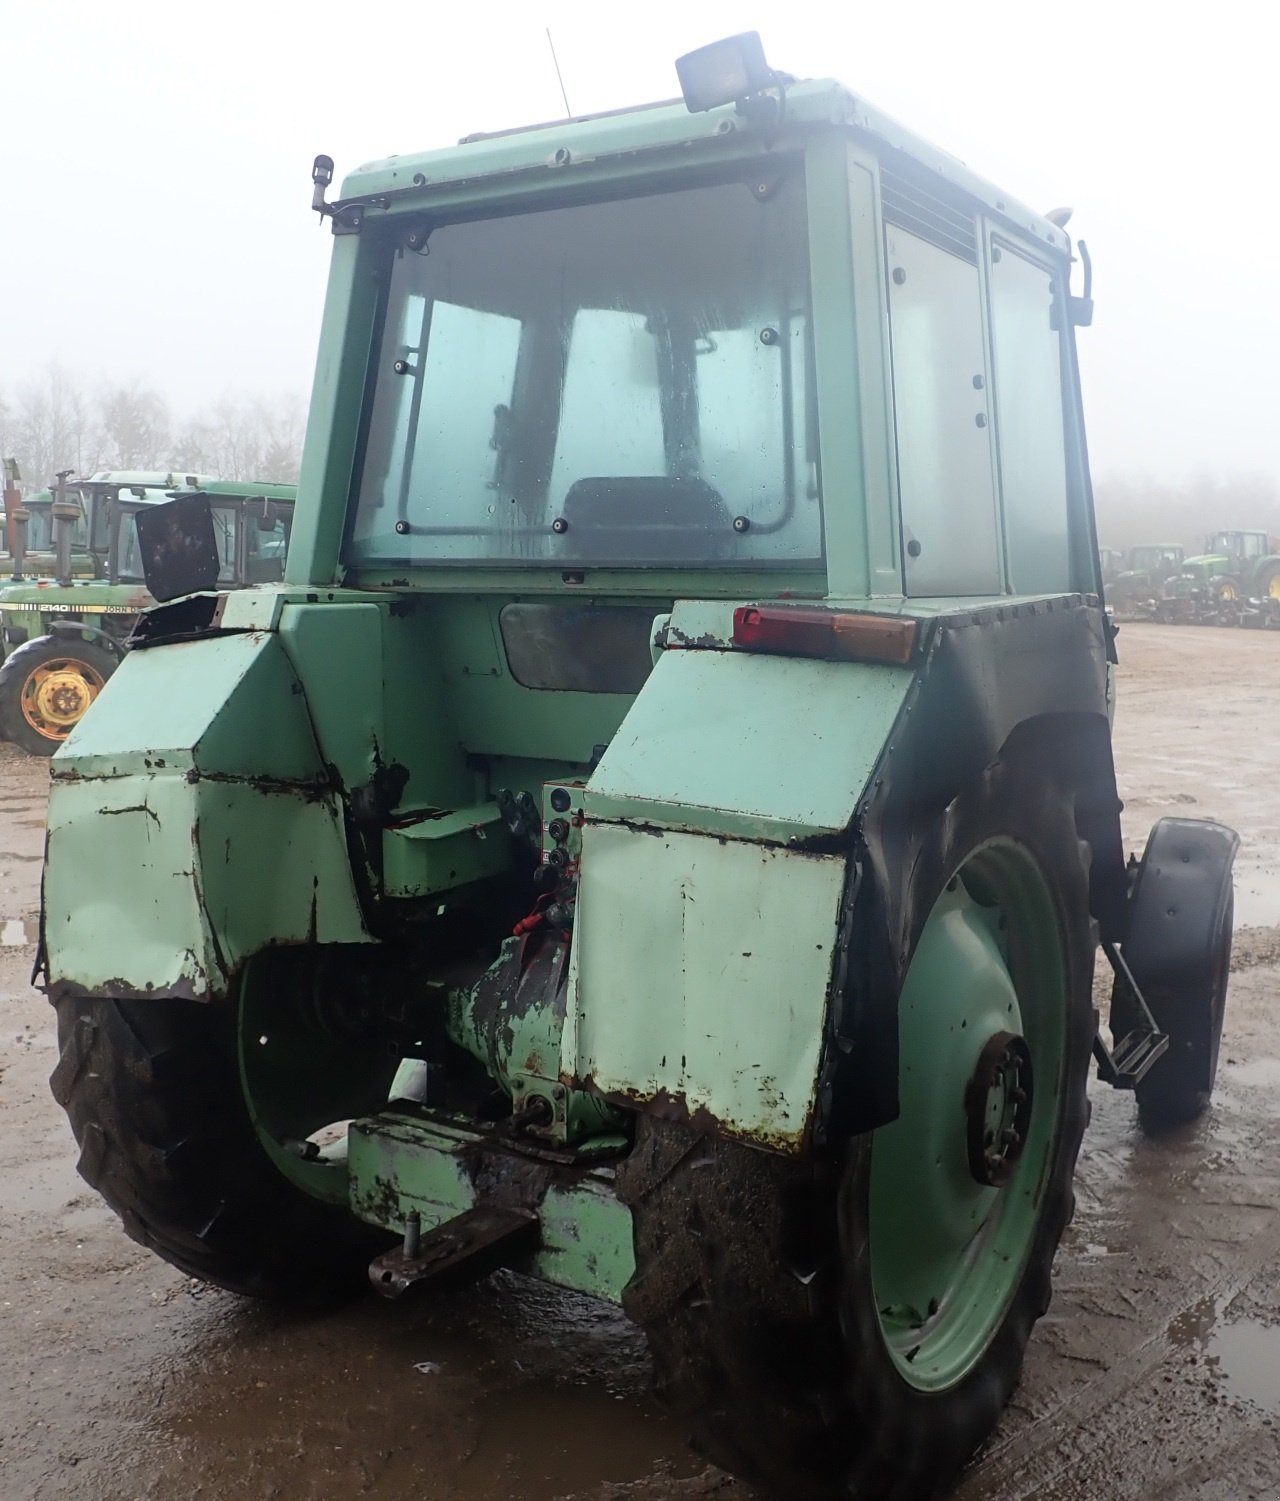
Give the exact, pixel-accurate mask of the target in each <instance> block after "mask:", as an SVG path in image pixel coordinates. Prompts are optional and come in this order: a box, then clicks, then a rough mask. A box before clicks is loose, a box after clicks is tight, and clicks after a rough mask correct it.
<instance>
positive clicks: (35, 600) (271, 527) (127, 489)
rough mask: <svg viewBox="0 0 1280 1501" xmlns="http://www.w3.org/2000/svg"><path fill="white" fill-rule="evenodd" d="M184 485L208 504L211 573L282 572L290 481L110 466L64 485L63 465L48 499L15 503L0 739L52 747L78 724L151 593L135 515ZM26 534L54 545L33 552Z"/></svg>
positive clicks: (258, 576) (35, 750)
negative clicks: (227, 478) (253, 480)
mask: <svg viewBox="0 0 1280 1501" xmlns="http://www.w3.org/2000/svg"><path fill="white" fill-rule="evenodd" d="M187 492H196V493H199V494H201V495H204V496H207V497H208V499H209V502H210V520H211V525H212V528H213V531H214V532H215V533H216V538H215V541H214V544H213V545H214V547H215V551H216V563H217V566H216V568H215V570H214V573H213V578H212V581H213V582H216V583H217V584H218V585H219V586H221V587H229V588H234V587H236V586H237V585H239V584H243V583H246V582H253V583H258V582H262V581H264V580H271V579H280V578H281V577H283V574H284V543H285V540H286V538H287V535H288V526H289V522H290V520H291V518H292V509H293V496H294V493H295V492H294V488H293V486H292V485H260V484H252V483H249V484H242V483H238V482H230V481H225V480H212V479H207V478H205V477H204V476H201V475H183V476H180V477H179V476H175V475H173V474H159V473H154V474H153V473H123V472H119V471H116V472H108V471H103V472H101V473H98V474H95V475H93V477H92V478H90V479H87V480H81V481H75V482H68V475H67V473H63V474H60V475H59V476H58V480H57V482H56V486H55V489H54V490H53V491H52V492H51V499H50V503H49V504H48V505H47V506H42V505H41V504H40V501H39V498H36V499H35V500H34V501H28V502H27V503H26V504H25V507H24V508H23V509H24V510H25V515H24V514H23V513H22V512H21V511H20V513H19V514H20V516H21V517H22V519H21V520H20V522H19V527H20V529H21V530H20V533H19V537H18V542H17V546H16V548H15V550H14V553H13V555H12V565H11V566H12V569H13V573H12V576H11V577H10V578H9V579H7V580H6V579H0V660H2V663H3V665H0V737H3V738H5V739H8V740H12V741H14V742H15V743H16V744H18V745H20V746H22V747H23V749H25V750H27V751H30V752H31V753H32V754H33V755H45V756H51V755H52V754H53V753H54V751H56V750H57V748H58V747H59V746H60V745H61V744H62V742H63V741H64V740H65V739H66V738H67V736H68V735H69V734H70V733H71V730H72V728H73V727H74V726H75V725H76V724H78V723H79V721H80V719H81V718H82V717H83V715H84V714H85V713H86V712H87V711H88V709H89V706H90V705H91V704H92V703H93V702H94V700H95V699H96V698H97V696H98V694H99V693H100V692H101V691H102V687H103V685H104V684H105V682H106V680H107V679H108V678H109V677H110V676H111V674H112V672H114V671H115V668H116V665H117V663H118V662H119V661H120V658H121V657H122V656H123V654H124V651H125V649H126V646H127V643H128V638H129V635H130V632H131V631H132V630H133V628H134V626H135V625H137V623H138V620H139V617H140V615H141V612H142V611H143V610H145V609H146V608H147V607H148V606H149V605H151V604H153V603H154V602H155V601H154V599H153V597H152V595H151V594H150V593H149V592H148V590H147V588H146V586H145V580H144V576H143V560H142V551H141V545H140V542H139V536H138V530H137V519H138V517H139V516H144V515H146V513H147V512H148V511H150V510H151V508H152V507H153V506H155V505H157V504H158V503H159V502H163V501H167V500H169V499H170V497H171V496H173V495H175V494H182V493H187ZM46 525H47V528H48V529H47V530H42V528H43V527H45V526H46ZM24 534H25V535H24ZM28 542H33V543H34V544H35V546H36V547H37V548H40V547H43V548H46V549H49V550H51V551H49V552H46V553H44V554H43V555H42V554H41V553H40V552H36V554H35V555H34V556H32V555H30V554H28V553H27V551H26V543H28ZM42 568H43V569H44V572H43V574H42V573H41V572H40V571H38V570H40V569H42Z"/></svg>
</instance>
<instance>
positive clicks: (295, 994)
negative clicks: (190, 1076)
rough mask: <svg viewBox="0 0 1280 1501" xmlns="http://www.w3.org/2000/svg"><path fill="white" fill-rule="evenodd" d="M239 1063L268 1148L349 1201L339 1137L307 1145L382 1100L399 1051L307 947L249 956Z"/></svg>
mask: <svg viewBox="0 0 1280 1501" xmlns="http://www.w3.org/2000/svg"><path fill="white" fill-rule="evenodd" d="M238 1008H239V1017H238V1022H239V1025H238V1054H239V1057H238V1062H239V1068H240V1082H241V1087H242V1089H243V1091H244V1099H245V1104H246V1106H247V1108H248V1112H249V1118H250V1120H251V1121H252V1122H253V1127H254V1130H255V1131H256V1133H257V1136H258V1139H259V1141H260V1142H261V1143H262V1146H263V1148H264V1150H265V1151H266V1153H267V1156H268V1157H270V1158H271V1160H272V1162H273V1163H274V1164H275V1165H276V1167H277V1168H279V1170H280V1171H281V1172H282V1173H283V1174H284V1176H285V1177H286V1178H287V1179H288V1180H289V1181H290V1182H291V1183H293V1184H294V1185H295V1187H297V1188H300V1189H302V1190H303V1191H304V1192H305V1193H307V1194H310V1195H311V1197H313V1198H316V1199H320V1200H322V1201H323V1202H325V1203H327V1204H337V1205H342V1206H346V1204H347V1203H348V1187H347V1155H346V1138H345V1135H343V1136H341V1137H340V1138H339V1139H338V1140H337V1141H335V1142H334V1143H333V1145H332V1146H330V1147H327V1148H325V1149H322V1150H318V1151H313V1150H312V1149H311V1148H308V1147H307V1146H306V1143H307V1141H308V1139H309V1138H310V1137H311V1136H312V1135H313V1134H314V1133H317V1132H320V1131H321V1130H322V1129H323V1128H324V1127H326V1126H329V1125H332V1124H333V1123H335V1122H339V1121H346V1120H351V1119H354V1118H355V1117H357V1116H361V1115H366V1114H369V1113H371V1112H373V1111H376V1110H379V1109H381V1108H382V1107H383V1106H384V1105H385V1104H386V1103H387V1099H388V1095H389V1093H390V1089H391V1084H392V1080H393V1079H394V1077H395V1073H396V1069H397V1067H398V1065H399V1059H398V1058H396V1057H395V1056H393V1055H392V1054H391V1053H389V1052H388V1049H387V1046H386V1044H385V1042H383V1041H382V1040H381V1039H380V1038H379V1037H377V1036H376V1035H375V1034H374V1029H372V1028H370V1027H369V1026H368V1025H367V1018H365V1017H363V1016H362V1015H361V1014H360V1010H359V1004H358V1002H356V1001H355V1000H354V999H352V998H347V997H344V996H343V995H342V994H341V993H339V992H338V991H337V988H336V986H335V985H334V984H333V982H332V971H331V970H327V969H326V966H325V965H324V964H323V962H322V961H321V960H320V959H319V958H318V957H317V956H315V955H311V954H309V953H307V952H306V951H290V950H276V951H270V952H268V953H267V954H264V955H261V956H260V957H259V958H257V959H255V960H253V961H252V962H251V963H250V964H249V966H248V969H247V970H246V972H245V975H244V977H243V978H242V980H241V982H240V986H239V997H238Z"/></svg>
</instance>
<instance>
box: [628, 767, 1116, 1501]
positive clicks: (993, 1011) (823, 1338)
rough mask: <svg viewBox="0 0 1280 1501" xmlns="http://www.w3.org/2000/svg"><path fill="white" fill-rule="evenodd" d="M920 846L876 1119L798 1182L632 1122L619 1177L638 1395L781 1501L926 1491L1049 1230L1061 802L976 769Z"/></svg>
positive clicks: (1020, 1343)
mask: <svg viewBox="0 0 1280 1501" xmlns="http://www.w3.org/2000/svg"><path fill="white" fill-rule="evenodd" d="M930 837H931V838H932V840H933V848H932V849H930V850H928V851H927V852H926V853H925V855H924V856H923V858H922V859H921V860H920V861H919V862H918V863H917V865H916V869H917V872H927V871H936V872H938V874H937V876H936V877H930V876H929V875H927V874H917V877H916V882H917V887H916V890H915V891H914V892H913V893H912V898H913V900H914V901H915V903H916V907H917V910H919V911H920V912H922V913H923V914H927V917H926V918H925V920H924V921H923V924H922V926H921V927H920V928H919V929H918V931H917V933H916V936H915V944H914V949H913V952H912V958H911V962H910V965H909V968H908V970H907V974H906V978H905V981H904V984H903V988H902V994H901V998H900V1003H899V1031H900V1048H901V1053H900V1063H899V1079H900V1097H901V1112H900V1115H899V1118H898V1119H897V1120H896V1121H894V1122H893V1123H892V1124H891V1125H888V1126H885V1127H882V1128H881V1129H879V1130H877V1131H875V1132H873V1133H870V1134H867V1135H863V1136H860V1137H857V1138H855V1139H854V1140H852V1141H851V1142H849V1143H848V1146H847V1149H846V1151H845V1152H844V1154H843V1156H842V1158H841V1160H839V1161H832V1162H830V1163H826V1164H823V1163H816V1164H810V1165H805V1164H801V1163H797V1162H792V1161H788V1160H785V1159H782V1158H778V1157H773V1156H769V1155H767V1154H765V1153H762V1152H759V1151H756V1150H753V1149H751V1148H748V1147H745V1146H741V1145H736V1144H733V1143H729V1142H726V1141H722V1140H717V1139H713V1138H708V1137H699V1136H696V1135H695V1134H694V1133H693V1132H691V1131H689V1130H688V1129H687V1128H682V1127H677V1126H672V1125H669V1124H665V1123H662V1122H659V1121H657V1120H654V1119H652V1118H649V1117H644V1118H642V1119H641V1121H640V1123H639V1128H638V1136H637V1146H636V1149H635V1151H634V1152H633V1153H632V1155H631V1157H630V1158H628V1159H627V1161H626V1162H625V1163H624V1164H622V1166H621V1167H620V1168H619V1171H618V1188H619V1193H620V1194H621V1195H622V1196H623V1197H624V1198H625V1199H626V1200H627V1201H628V1202H629V1203H630V1204H631V1205H632V1208H633V1218H634V1226H635V1252H636V1268H637V1270H636V1274H635V1276H634V1278H633V1279H632V1282H631V1283H630V1284H629V1286H628V1288H627V1289H626V1292H625V1293H624V1298H623V1302H624V1306H625V1308H626V1309H627V1311H628V1313H629V1314H630V1315H631V1316H632V1317H633V1318H634V1319H635V1320H636V1321H637V1322H638V1323H640V1324H641V1325H642V1326H643V1327H644V1328H645V1330H646V1332H647V1334H648V1337H649V1343H650V1347H651V1349H652V1352H653V1356H654V1363H655V1371H656V1376H657V1381H658V1387H659V1391H660V1393H661V1395H662V1396H663V1397H664V1398H665V1399H666V1400H667V1401H668V1402H669V1403H670V1404H672V1405H673V1406H675V1407H676V1408H677V1409H678V1410H679V1411H680V1412H681V1413H682V1414H683V1415H684V1417H685V1419H686V1421H687V1423H688V1424H689V1426H690V1428H691V1429H692V1433H693V1438H694V1442H695V1444H696V1445H697V1446H698V1447H699V1448H700V1449H702V1450H703V1452H705V1453H706V1454H708V1455H709V1456H710V1457H711V1458H713V1459H715V1460H717V1461H718V1462H719V1463H720V1464H722V1465H724V1466H725V1467H726V1468H728V1469H730V1470H733V1471H735V1472H736V1473H738V1474H740V1475H742V1476H744V1477H745V1478H747V1479H749V1480H751V1481H753V1482H755V1483H757V1484H761V1485H763V1486H765V1487H767V1488H768V1489H770V1490H771V1491H772V1492H774V1493H777V1494H779V1495H785V1496H788V1497H792V1496H805V1495H814V1496H827V1497H830V1496H833V1495H835V1496H845V1497H850V1498H858V1501H921V1498H926V1497H929V1496H932V1495H934V1494H935V1493H936V1492H937V1491H938V1490H939V1489H940V1488H941V1487H943V1486H945V1485H946V1484H947V1483H948V1481H950V1480H951V1479H952V1478H953V1477H954V1475H955V1474H956V1472H957V1471H958V1470H959V1468H960V1467H961V1466H962V1465H963V1464H964V1462H965V1460H966V1459H967V1458H968V1457H969V1456H970V1455H971V1454H972V1452H973V1451H974V1449H975V1448H976V1447H977V1446H978V1445H979V1444H980V1443H981V1442H982V1441H983V1440H984V1439H985V1438H986V1437H987V1435H988V1434H989V1433H990V1431H991V1429H992V1428H993V1427H994V1425H995V1423H996V1421H997V1419H998V1418H999V1415H1000V1412H1001V1410H1002V1409H1003V1406H1004V1404H1005V1402H1006V1401H1007V1400H1008V1397H1009V1395H1010V1393H1011V1392H1012V1390H1013V1388H1014V1386H1015V1385H1016V1383H1017V1380H1018V1377H1019V1374H1020V1371H1021V1366H1022V1359H1023V1353H1024V1350H1025V1347H1026V1343H1027V1340H1028V1338H1029V1336H1030V1333H1031V1329H1032V1326H1033V1324H1034V1323H1035V1321H1036V1319H1037V1318H1039V1317H1040V1315H1041V1314H1042V1313H1044V1311H1045V1309H1046V1308H1047V1307H1048V1304H1049V1294H1050V1270H1051V1266H1052V1262H1053V1257H1054V1253H1055V1251H1056V1249H1057V1245H1058V1242H1059V1239H1060V1238H1061V1235H1062V1232H1063V1230H1064V1228H1065V1227H1066V1225H1067V1223H1068V1221H1069V1219H1070V1217H1071V1213H1072V1208H1073V1204H1074V1199H1073V1194H1072V1176H1073V1172H1074V1168H1075V1161H1076V1156H1077V1153H1078V1150H1079V1146H1080V1140H1081V1136H1082V1134H1083V1131H1084V1126H1085V1121H1086V1117H1087V1100H1086V1096H1085V1085H1086V1079H1087V1072H1088V1067H1089V1058H1090V1049H1091V1042H1092V1037H1093V1031H1094V1019H1093V1012H1092V1007H1091V999H1090V987H1091V978H1092V967H1093V944H1092V938H1091V930H1090V923H1089V913H1088V899H1087V874H1086V870H1085V861H1084V860H1083V858H1082V854H1081V849H1080V846H1079V843H1078V841H1077V837H1076V830H1075V823H1074V818H1073V815H1072V811H1071V806H1070V798H1069V796H1064V795H1063V793H1062V792H1061V790H1060V789H1058V788H1055V787H1052V786H1047V785H1045V784H1043V783H1041V782H1038V781H1037V780H1035V779H1034V778H1032V777H1029V776H1020V775H1018V774H1017V772H1016V771H1015V770H1014V769H1013V768H1011V767H1006V766H1002V765H997V766H996V767H994V768H992V769H991V770H989V771H988V773H987V774H986V775H985V776H984V777H983V779H982V781H981V783H979V784H977V785H976V786H975V787H973V788H972V789H970V790H969V791H968V792H967V793H966V794H965V795H964V796H962V797H961V798H958V799H957V800H956V802H955V803H954V804H953V805H952V806H951V808H950V809H948V810H947V814H946V816H945V817H944V818H942V819H941V820H939V822H938V825H937V827H936V829H935V830H933V831H932V833H931V836H930ZM886 1003H887V998H886Z"/></svg>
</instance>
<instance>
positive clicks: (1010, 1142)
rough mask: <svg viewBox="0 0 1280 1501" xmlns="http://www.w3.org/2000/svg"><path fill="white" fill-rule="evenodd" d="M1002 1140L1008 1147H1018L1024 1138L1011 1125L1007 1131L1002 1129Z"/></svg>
mask: <svg viewBox="0 0 1280 1501" xmlns="http://www.w3.org/2000/svg"><path fill="white" fill-rule="evenodd" d="M1000 1140H1001V1141H1002V1142H1003V1143H1004V1144H1005V1146H1006V1147H1016V1146H1017V1145H1018V1143H1019V1142H1020V1141H1021V1140H1022V1137H1021V1136H1019V1135H1018V1133H1017V1132H1016V1131H1015V1130H1014V1129H1013V1128H1012V1127H1010V1128H1009V1129H1008V1130H1007V1131H1001V1133H1000Z"/></svg>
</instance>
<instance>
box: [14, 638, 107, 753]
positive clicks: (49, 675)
mask: <svg viewBox="0 0 1280 1501" xmlns="http://www.w3.org/2000/svg"><path fill="white" fill-rule="evenodd" d="M101 688H102V679H101V677H100V676H99V675H98V674H97V673H96V672H94V670H93V669H92V668H91V667H89V666H87V665H86V664H84V663H80V662H76V661H75V660H73V659H70V658H62V659H60V660H54V661H46V662H44V663H43V664H42V665H41V666H39V667H37V668H36V669H35V670H34V671H33V672H32V673H31V676H30V677H29V678H28V679H27V681H26V683H25V684H24V685H23V689H22V694H21V699H20V702H21V706H22V715H23V718H24V719H25V720H26V721H27V723H28V724H29V725H30V726H31V727H32V729H34V730H36V731H37V732H38V733H39V734H41V735H44V736H45V737H46V738H48V739H50V740H65V739H66V737H67V735H68V734H70V732H71V730H72V728H73V727H74V726H75V725H76V724H77V723H78V722H79V721H80V720H81V719H82V718H83V717H84V714H85V711H86V710H87V709H88V707H89V705H90V704H91V703H92V702H93V701H94V699H95V698H96V697H97V696H98V692H99V690H100V689H101Z"/></svg>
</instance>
